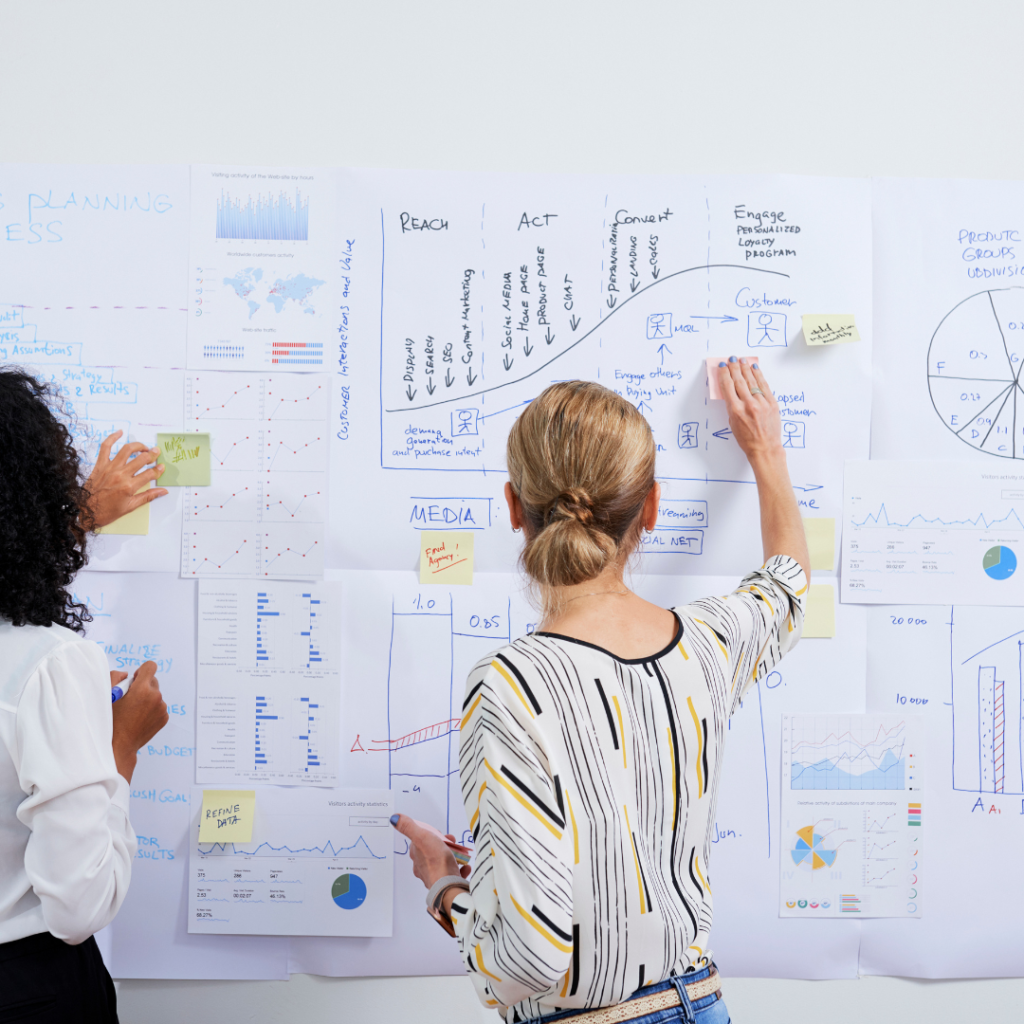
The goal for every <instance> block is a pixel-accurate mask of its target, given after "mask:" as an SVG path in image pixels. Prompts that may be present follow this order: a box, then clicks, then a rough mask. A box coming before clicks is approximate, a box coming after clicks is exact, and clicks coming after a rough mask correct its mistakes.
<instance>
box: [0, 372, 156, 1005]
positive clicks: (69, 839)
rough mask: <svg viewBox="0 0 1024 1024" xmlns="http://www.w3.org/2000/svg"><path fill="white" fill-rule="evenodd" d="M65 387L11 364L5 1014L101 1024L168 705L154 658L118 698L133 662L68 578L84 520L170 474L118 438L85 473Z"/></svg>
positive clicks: (1, 927) (4, 588) (2, 455)
mask: <svg viewBox="0 0 1024 1024" xmlns="http://www.w3.org/2000/svg"><path fill="white" fill-rule="evenodd" d="M57 401H58V398H57V395H56V394H55V392H54V391H53V390H52V389H51V388H48V387H47V386H46V385H44V384H42V383H40V382H39V381H37V380H35V379H34V378H33V377H31V376H29V375H28V374H27V373H24V372H22V371H21V370H18V369H15V368H0V1019H3V1020H22V1019H31V1020H32V1021H34V1022H39V1024H44V1022H50V1021H54V1022H56V1021H60V1022H61V1024H73V1022H97V1024H99V1022H110V1021H116V1020H117V1011H116V1005H115V996H114V987H113V983H112V982H111V980H110V976H109V974H108V973H107V971H106V968H105V967H104V966H103V961H102V960H101V958H100V955H99V950H98V949H97V947H96V943H95V940H94V939H93V938H92V935H93V933H94V932H96V931H98V930H99V929H100V928H103V927H104V926H105V925H106V924H108V923H109V922H110V921H111V919H112V918H113V917H114V915H115V914H116V913H117V910H118V908H119V907H120V905H121V902H122V901H123V899H124V896H125V892H126V891H127V888H128V881H129V877H130V874H131V862H132V859H133V858H134V856H135V851H136V840H135V833H134V832H133V831H132V827H131V823H130V822H129V820H128V797H129V783H130V782H131V777H132V772H133V770H134V768H135V759H136V754H137V751H138V750H139V748H140V747H142V746H143V745H144V744H146V743H147V742H148V741H149V740H150V739H151V738H152V737H153V736H154V735H155V734H156V733H157V732H158V731H159V730H160V729H161V728H163V726H164V725H165V724H166V722H167V708H166V705H165V704H164V702H163V698H162V697H161V695H160V688H159V686H158V684H157V680H156V677H155V675H154V673H155V671H156V665H155V664H153V662H146V663H145V664H144V665H142V666H141V667H140V668H139V669H138V671H137V672H136V675H135V678H134V679H133V680H132V683H131V686H130V689H129V690H128V692H127V694H126V695H125V696H124V698H123V699H121V700H119V701H118V702H117V703H116V704H115V705H113V710H111V693H110V687H111V685H113V684H116V683H120V682H122V681H123V680H124V679H125V678H126V676H125V673H123V672H109V671H108V667H107V664H106V659H105V658H104V656H103V653H102V651H101V650H100V649H99V648H98V647H97V646H96V644H94V643H90V642H89V641H86V640H85V639H83V638H82V636H81V635H80V634H82V633H83V632H84V624H85V623H86V622H88V621H89V618H90V616H89V612H88V610H87V609H86V608H85V607H84V606H83V605H81V604H78V603H76V602H75V600H74V598H73V597H72V596H71V594H70V592H69V589H68V588H69V587H70V586H71V584H72V581H73V580H74V577H75V573H77V572H78V570H79V569H81V568H82V566H83V565H85V562H86V551H85V542H86V532H87V530H90V529H93V528H95V527H96V526H98V525H102V524H103V523H106V522H110V521H112V519H115V518H118V517H119V516H120V515H122V514H124V512H126V511H129V510H130V507H132V506H133V505H135V504H138V503H141V500H144V499H145V500H151V499H150V495H151V494H152V495H153V496H156V495H155V493H154V492H153V491H150V492H147V494H146V495H145V496H137V495H136V492H137V491H138V490H139V488H140V486H142V485H143V484H148V481H149V480H152V479H155V478H156V476H157V475H159V474H158V472H157V471H156V470H152V469H146V470H145V471H144V472H141V473H139V472H137V470H138V469H139V468H140V467H142V466H145V465H148V464H149V463H150V462H151V461H152V455H151V453H149V450H148V449H144V446H142V445H125V446H124V448H122V450H121V452H119V453H118V455H117V456H115V457H114V458H113V459H111V458H110V455H109V452H110V447H111V445H112V444H113V441H114V438H108V440H107V442H104V450H103V451H102V452H101V458H100V461H99V463H98V464H97V467H96V469H95V470H94V471H93V474H92V476H91V477H90V480H89V481H88V482H87V483H86V484H83V483H82V481H81V478H80V473H79V457H78V453H77V451H76V450H75V448H74V445H73V443H72V439H71V435H70V433H69V432H68V429H67V427H66V426H65V425H64V424H63V423H62V422H61V420H60V419H59V418H58V417H57V415H56V414H55V411H54V407H55V405H56V404H57ZM139 449H143V450H144V451H146V452H147V455H143V456H142V458H138V457H137V458H136V459H134V460H131V461H130V457H131V455H132V454H136V453H138V452H139Z"/></svg>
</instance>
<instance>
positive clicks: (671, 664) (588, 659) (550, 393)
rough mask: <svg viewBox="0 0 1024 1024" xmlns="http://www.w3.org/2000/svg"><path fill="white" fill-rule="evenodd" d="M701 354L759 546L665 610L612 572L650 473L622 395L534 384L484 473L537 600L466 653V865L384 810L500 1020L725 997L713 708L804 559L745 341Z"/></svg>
mask: <svg viewBox="0 0 1024 1024" xmlns="http://www.w3.org/2000/svg"><path fill="white" fill-rule="evenodd" d="M718 373H719V379H720V384H721V390H722V393H723V395H724V396H725V400H726V403H727V407H728V410H729V425H730V427H731V429H732V432H733V435H734V436H735V438H736V440H737V442H738V443H739V445H740V447H741V448H742V449H743V451H744V453H745V454H746V456H747V459H748V460H749V462H750V465H751V468H752V469H753V472H754V477H755V480H756V482H757V488H758V496H759V499H760V507H761V536H762V541H763V547H764V557H765V563H764V565H762V566H761V567H760V568H759V569H755V570H754V571H752V572H750V573H749V574H748V575H747V576H745V577H744V579H743V581H742V582H741V583H740V585H739V587H738V588H737V589H736V590H735V591H733V592H732V593H731V594H729V595H727V596H725V597H714V598H706V599H704V600H700V601H695V602H693V603H692V604H689V605H686V606H685V607H677V608H674V609H671V610H666V609H664V608H659V607H657V606H655V605H652V604H649V603H648V602H647V601H644V600H643V599H642V598H640V597H638V596H637V595H636V594H634V593H633V592H632V591H631V590H630V589H629V588H628V587H627V586H626V584H625V582H624V578H623V577H624V570H625V567H626V563H627V561H628V559H629V558H630V556H631V555H632V554H633V553H634V552H635V551H636V549H637V547H638V545H639V542H640V536H641V532H642V531H643V530H644V529H648V530H650V529H653V527H654V524H655V522H656V520H657V515H658V501H659V497H660V491H661V489H660V487H659V485H658V484H657V483H656V482H655V478H654V463H655V444H654V440H653V437H652V436H651V431H650V427H649V426H648V424H647V422H646V420H644V418H643V417H642V416H641V415H640V414H639V413H638V412H637V410H636V409H634V408H633V406H631V405H630V404H629V403H628V402H626V401H625V400H623V399H622V398H621V397H619V396H618V395H616V394H614V393H613V392H611V391H609V390H607V389H606V388H603V387H601V386H600V385H598V384H594V383H588V382H584V381H570V382H566V383H561V384H555V385H552V386H551V387H549V388H548V389H547V390H546V391H544V393H543V394H541V395H540V396H539V397H538V398H537V399H536V400H535V401H534V402H532V403H531V404H530V405H529V406H528V407H527V408H526V410H525V411H524V412H523V414H522V415H521V416H520V417H519V419H518V420H517V422H516V423H515V425H514V426H513V428H512V431H511V433H510V435H509V439H508V468H509V482H508V483H507V484H506V485H505V494H506V498H507V500H508V505H509V512H510V517H511V520H512V526H513V529H516V530H518V529H520V528H522V530H523V532H524V534H525V541H526V543H525V547H524V549H523V553H522V565H523V568H524V569H525V571H526V573H527V574H528V575H529V577H530V579H531V580H532V581H533V583H534V584H535V585H536V586H537V588H539V591H540V594H541V596H542V598H543V606H544V619H543V622H542V624H541V629H540V630H538V631H537V632H535V633H532V634H530V635H528V636H525V637H521V638H520V639H518V640H516V641H515V642H514V643H512V644H509V645H508V646H507V647H504V648H502V649H501V650H500V651H497V652H496V653H495V654H493V655H491V656H490V657H488V658H485V659H484V660H483V661H481V662H480V663H478V664H477V665H476V666H475V667H474V668H473V670H472V671H471V672H470V674H469V679H468V682H467V686H466V694H465V702H464V705H463V712H462V726H461V736H460V752H459V760H460V775H461V781H462V792H463V797H464V800H465V805H466V813H467V816H468V817H469V822H470V826H471V828H472V830H473V837H474V842H475V850H474V857H473V868H472V872H471V873H470V872H469V871H468V869H462V870H461V871H460V870H459V868H458V866H457V862H456V860H455V859H454V857H453V856H452V853H451V851H450V850H449V849H448V847H447V846H446V845H445V844H444V842H442V841H441V840H440V839H439V838H437V837H436V836H433V835H431V834H430V833H429V832H428V831H427V830H425V829H422V828H420V827H419V826H418V825H417V823H416V822H414V821H413V820H411V819H409V818H406V817H404V816H402V815H396V816H395V818H393V819H392V821H393V822H395V824H396V827H397V828H398V829H399V831H401V832H402V833H403V834H404V835H405V836H406V837H407V838H408V839H409V840H410V853H411V855H412V858H413V869H414V871H415V873H416V875H417V877H419V878H420V880H421V881H423V883H424V884H425V885H427V886H428V887H429V889H430V892H429V894H428V909H430V910H431V911H432V912H433V913H434V914H435V916H437V917H438V919H439V920H440V921H441V922H442V924H444V925H445V926H446V927H448V929H449V930H450V931H451V933H452V934H454V935H455V936H456V937H457V939H458V942H459V946H460V949H461V952H462V959H463V962H464V964H465V966H466V969H467V971H468V972H469V975H470V977H471V978H472V980H473V984H474V985H475V986H476V989H477V993H478V995H479V996H480V998H481V1000H482V1001H483V1002H484V1003H485V1004H486V1005H488V1006H493V1007H494V1008H496V1009H498V1010H499V1012H500V1013H501V1014H502V1015H503V1016H504V1019H505V1020H506V1021H509V1022H512V1021H543V1022H545V1024H547V1022H551V1021H561V1020H571V1021H573V1024H611V1022H617V1021H637V1022H642V1024H654V1022H655V1021H657V1022H662V1021H676V1020H678V1021H686V1022H688V1024H725V1022H727V1021H728V1019H729V1017H728V1013H727V1011H726V1009H725V1003H724V1002H722V1001H721V986H720V983H719V978H718V973H717V970H716V969H715V967H714V964H713V963H712V959H711V951H710V949H709V948H708V934H709V931H710V928H711V918H712V899H711V886H710V884H709V881H708V877H709V876H708V859H709V856H710V851H711V842H712V829H713V823H714V818H715V805H716V800H717V796H718V780H719V774H720V770H721V760H722V750H723V743H724V739H725V729H726V725H727V722H728V718H729V716H730V715H731V714H732V712H733V711H734V710H735V709H736V707H737V706H738V705H739V702H740V700H741V699H742V697H743V695H744V693H745V692H746V691H747V689H748V688H749V687H750V686H751V685H752V684H753V683H754V682H755V681H757V680H759V679H762V678H764V676H765V675H766V673H767V672H769V671H770V670H771V669H772V667H773V666H774V665H776V664H777V663H778V661H779V659H780V658H781V657H782V656H783V655H784V654H785V653H786V652H787V651H789V650H790V649H791V648H792V647H793V645H794V644H795V643H796V642H797V640H798V638H799V636H800V631H801V627H802V623H803V600H804V595H805V593H806V590H807V577H808V575H809V571H810V570H809V565H808V561H809V560H808V555H807V546H806V541H805V537H804V531H803V524H802V521H801V518H800V513H799V510H798V508H797V503H796V500H795V498H794V495H793V489H792V486H791V484H790V482H789V473H788V469H787V466H786V455H785V451H784V449H783V447H782V438H781V427H780V421H779V410H778V406H777V405H776V402H775V399H774V397H773V396H772V394H771V392H770V391H769V389H768V385H767V383H766V381H765V379H764V377H763V376H762V374H761V371H760V369H759V368H758V366H757V364H756V363H753V364H748V363H747V362H746V361H745V360H737V359H736V358H735V357H732V358H730V360H729V362H728V364H726V363H724V362H723V363H721V364H720V367H719V370H718ZM464 874H465V875H467V877H466V878H463V877H462V876H463V875H464Z"/></svg>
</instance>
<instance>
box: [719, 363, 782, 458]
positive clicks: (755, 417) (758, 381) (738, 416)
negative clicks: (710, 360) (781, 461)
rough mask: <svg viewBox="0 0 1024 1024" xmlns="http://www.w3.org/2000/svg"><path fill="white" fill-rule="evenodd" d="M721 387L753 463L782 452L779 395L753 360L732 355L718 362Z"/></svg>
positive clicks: (737, 434) (736, 434)
mask: <svg viewBox="0 0 1024 1024" xmlns="http://www.w3.org/2000/svg"><path fill="white" fill-rule="evenodd" d="M717 373H718V387H719V390H720V391H721V392H722V397H723V398H724V399H725V407H726V409H727V410H728V412H729V429H730V430H731V431H732V435H733V437H735V438H736V443H737V444H738V445H739V446H740V448H741V449H743V453H744V454H745V455H746V456H747V458H748V459H749V460H750V461H751V462H753V461H755V460H756V459H757V458H758V457H760V456H764V455H778V454H779V453H780V452H781V451H782V421H781V418H780V416H779V406H778V403H777V402H776V401H775V396H774V395H773V394H772V392H771V389H770V388H769V387H768V382H767V381H766V380H765V379H764V374H762V373H761V369H760V367H759V366H758V365H757V363H756V362H755V361H753V360H750V359H747V358H742V359H737V358H736V357H735V356H730V357H729V361H728V362H722V363H719V365H718V370H717Z"/></svg>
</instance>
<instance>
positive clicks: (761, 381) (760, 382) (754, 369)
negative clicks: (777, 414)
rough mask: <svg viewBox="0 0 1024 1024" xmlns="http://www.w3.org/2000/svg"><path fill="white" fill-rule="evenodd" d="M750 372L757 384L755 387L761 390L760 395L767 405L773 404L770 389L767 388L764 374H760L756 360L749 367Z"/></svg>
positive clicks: (773, 399)
mask: <svg viewBox="0 0 1024 1024" xmlns="http://www.w3.org/2000/svg"><path fill="white" fill-rule="evenodd" d="M750 372H751V373H752V374H753V376H754V380H755V381H756V382H757V386H758V387H759V388H760V389H761V394H762V395H764V397H765V398H766V399H767V400H768V402H769V403H774V402H775V395H774V394H773V393H772V389H771V388H770V387H768V381H767V380H765V377H764V374H763V373H762V372H761V367H760V366H759V365H758V363H757V360H754V362H753V363H752V364H751V366H750Z"/></svg>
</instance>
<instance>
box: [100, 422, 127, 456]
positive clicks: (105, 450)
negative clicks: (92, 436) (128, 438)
mask: <svg viewBox="0 0 1024 1024" xmlns="http://www.w3.org/2000/svg"><path fill="white" fill-rule="evenodd" d="M122 433H124V431H121V430H115V431H114V432H113V433H112V434H110V435H108V436H107V437H105V438H104V439H103V443H102V444H101V445H100V451H99V454H98V455H97V456H96V462H97V464H102V463H104V462H109V461H110V449H111V448H113V447H114V442H115V441H116V440H117V439H118V438H119V437H120V436H121V434H122Z"/></svg>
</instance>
